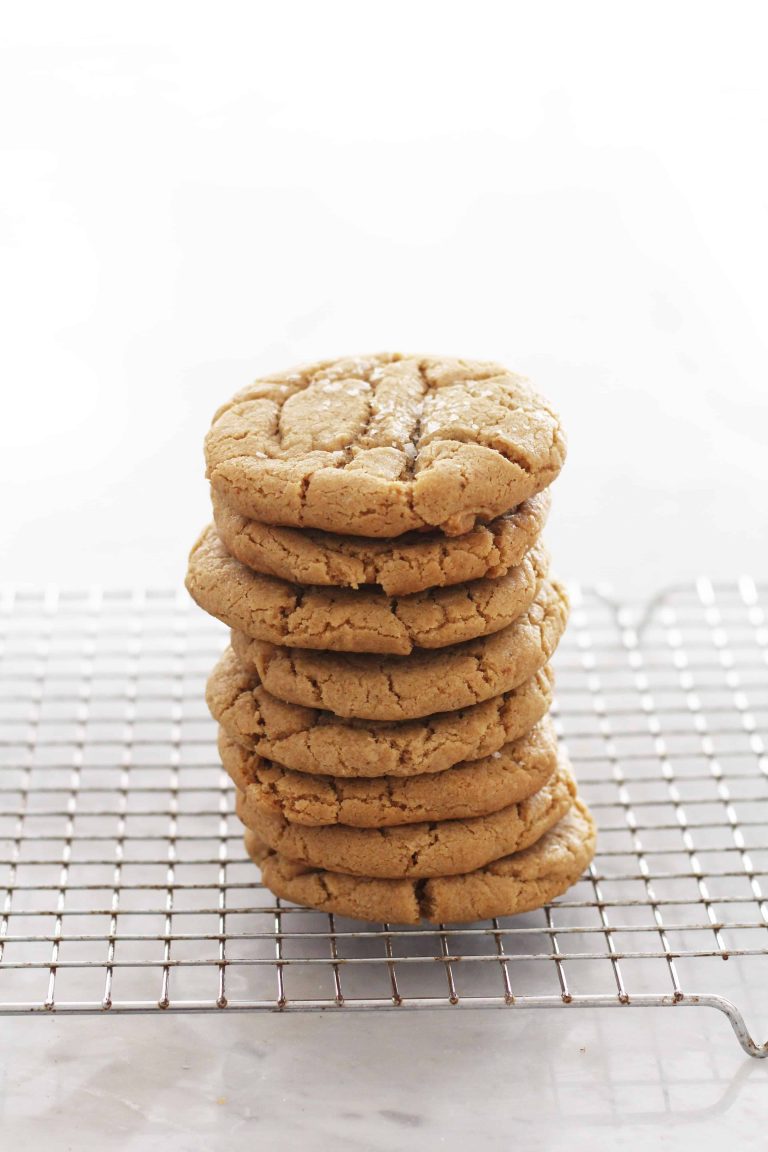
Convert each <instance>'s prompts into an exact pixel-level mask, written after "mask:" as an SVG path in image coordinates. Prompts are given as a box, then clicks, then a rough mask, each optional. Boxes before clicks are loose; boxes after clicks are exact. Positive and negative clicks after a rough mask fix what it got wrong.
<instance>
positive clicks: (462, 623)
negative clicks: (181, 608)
mask: <svg viewBox="0 0 768 1152" xmlns="http://www.w3.org/2000/svg"><path fill="white" fill-rule="evenodd" d="M548 567H549V557H548V555H547V552H546V549H545V548H544V546H543V545H541V544H538V545H536V546H535V547H534V548H533V549H531V551H530V552H528V553H526V555H525V556H524V557H523V559H522V561H521V563H520V564H518V565H517V567H515V568H511V569H510V570H509V572H507V573H505V575H504V576H500V577H499V579H498V580H475V581H473V582H472V583H471V584H461V585H456V586H452V587H450V588H434V589H429V590H428V591H426V592H416V593H414V594H413V595H411V596H402V597H392V596H387V594H386V593H385V592H381V591H379V590H377V589H375V588H361V589H358V590H355V589H352V588H328V587H307V588H305V587H300V586H299V585H297V584H289V583H288V582H287V581H285V580H280V579H278V578H277V577H276V576H265V575H263V574H262V573H260V572H254V571H252V570H251V569H250V568H247V567H246V566H245V565H244V564H241V563H240V561H239V560H236V559H235V558H234V557H233V556H230V554H229V553H228V552H227V550H226V548H225V547H224V544H223V543H222V541H221V540H220V538H219V536H218V534H217V533H216V530H215V529H214V528H213V527H210V528H206V530H205V531H204V532H203V533H202V535H201V536H200V538H199V539H198V540H197V542H196V544H195V545H194V547H193V548H192V551H191V553H190V556H189V567H188V569H187V579H186V585H187V590H188V592H189V593H190V595H191V596H192V598H193V599H194V600H195V601H196V602H197V603H198V604H199V605H200V607H201V608H203V609H204V610H205V611H206V612H208V613H210V615H211V616H216V617H218V619H219V620H223V621H224V623H225V624H228V625H229V627H230V628H235V629H239V630H240V631H242V632H244V633H245V634H246V635H247V636H250V637H251V638H253V639H256V640H266V641H268V642H270V643H272V644H282V645H285V646H286V647H289V648H314V649H326V650H331V651H335V652H377V653H382V654H385V655H386V654H392V655H398V656H407V655H408V653H409V652H411V651H412V650H413V649H414V647H419V648H444V647H446V646H447V645H449V644H458V643H461V642H462V641H464V640H471V639H474V638H475V637H476V636H487V635H490V634H491V633H492V632H498V631H500V630H501V629H502V628H505V627H506V626H507V625H508V624H511V623H512V621H513V620H516V619H517V617H518V616H520V614H521V613H522V612H524V611H525V610H526V608H528V607H529V605H530V604H531V602H532V600H533V598H534V596H535V595H536V589H537V588H538V586H539V584H540V583H541V581H542V579H543V578H544V577H545V576H546V574H547V569H548Z"/></svg>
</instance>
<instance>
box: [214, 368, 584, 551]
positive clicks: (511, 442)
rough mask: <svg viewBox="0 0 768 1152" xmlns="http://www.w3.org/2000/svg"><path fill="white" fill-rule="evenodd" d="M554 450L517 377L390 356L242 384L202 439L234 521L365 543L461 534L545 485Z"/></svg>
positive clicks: (552, 470)
mask: <svg viewBox="0 0 768 1152" xmlns="http://www.w3.org/2000/svg"><path fill="white" fill-rule="evenodd" d="M417 393H418V395H419V396H420V397H421V400H420V401H418V400H417V399H416V394H417ZM341 401H343V403H342V402H341ZM564 457H565V439H564V437H563V434H562V431H561V429H560V426H559V421H558V419H557V417H556V416H555V414H554V413H553V412H552V410H551V409H550V408H549V407H548V406H547V405H546V403H545V402H544V401H543V400H542V399H541V398H540V397H539V396H538V395H537V394H536V393H535V392H534V390H533V389H532V388H531V386H530V384H529V383H528V382H527V381H526V380H524V379H523V378H522V377H519V376H515V375H514V374H513V373H510V372H508V371H507V370H506V369H504V368H503V367H501V366H500V365H496V364H490V363H481V362H472V361H464V360H445V359H444V360H440V359H436V358H429V357H406V356H402V355H400V354H383V355H380V356H374V357H368V358H359V359H357V360H346V361H343V360H342V361H338V362H335V363H331V364H328V363H327V362H325V363H323V364H321V365H315V366H310V367H309V368H308V369H303V370H299V371H297V372H295V373H287V374H283V375H282V376H277V377H269V378H265V379H263V380H260V381H256V382H255V384H253V385H251V386H250V387H249V388H246V389H243V390H242V392H240V393H238V394H237V395H236V396H235V397H234V399H233V401H231V402H230V403H229V404H226V405H224V406H223V407H222V408H221V409H220V410H219V412H218V413H217V414H216V416H215V417H214V421H213V424H212V427H211V429H210V431H209V433H208V435H207V437H206V460H207V471H208V476H209V479H210V480H211V483H212V485H213V486H214V488H215V489H216V490H217V491H218V492H220V493H221V495H222V496H223V497H224V498H225V499H227V500H228V502H229V503H231V504H232V505H233V506H234V507H235V508H236V509H237V510H238V511H239V512H241V513H242V514H243V515H245V516H246V517H250V518H253V519H256V520H262V521H264V522H267V523H274V524H284V525H293V526H296V527H304V528H313V527H314V528H320V529H327V530H330V531H338V532H342V533H344V534H346V535H352V536H369V537H374V538H375V537H392V536H400V535H402V534H404V533H406V532H409V531H411V530H414V529H418V530H421V529H425V528H439V529H441V530H442V531H443V532H445V533H446V534H447V535H449V536H456V535H461V534H463V533H465V532H467V531H469V530H470V529H471V528H472V527H473V526H474V525H475V524H476V523H482V522H487V521H489V520H492V519H494V518H495V517H496V516H499V515H502V514H504V513H506V512H508V511H509V510H510V509H511V508H513V507H515V506H516V505H518V504H519V503H521V502H522V501H523V500H525V499H528V498H530V497H531V496H533V495H535V494H536V493H537V492H540V491H542V490H543V489H545V488H546V487H547V486H548V485H549V484H550V483H551V482H552V480H554V479H555V477H556V476H557V474H558V472H559V471H560V468H561V467H562V464H563V460H564Z"/></svg>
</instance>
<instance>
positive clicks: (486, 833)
mask: <svg viewBox="0 0 768 1152" xmlns="http://www.w3.org/2000/svg"><path fill="white" fill-rule="evenodd" d="M575 795H576V785H575V784H574V781H573V777H572V776H571V775H570V772H569V771H568V768H567V767H566V761H565V758H564V755H563V754H561V756H560V759H559V761H558V765H557V768H556V771H555V773H554V774H553V775H552V776H551V777H550V779H549V780H548V781H547V783H546V784H545V785H544V787H543V788H540V789H539V791H538V792H536V793H534V795H533V796H529V797H527V799H525V800H521V801H520V802H519V803H518V804H510V805H508V806H507V807H506V808H502V809H500V811H498V812H493V813H491V815H489V816H476V817H472V818H470V819H466V820H440V821H431V822H429V823H427V822H420V823H418V824H401V825H398V826H396V827H387V828H351V827H348V826H347V825H344V824H329V825H325V826H324V827H319V828H308V827H305V826H303V825H301V824H290V823H288V821H287V820H284V819H283V818H282V816H280V815H277V814H272V813H267V812H264V811H263V810H262V809H259V808H256V807H254V806H253V805H251V804H249V802H248V799H247V797H246V796H244V794H243V793H242V792H239V793H238V795H237V806H236V811H237V815H238V816H239V818H240V819H241V820H242V821H243V823H244V824H245V825H246V827H248V828H250V829H251V831H252V832H255V833H256V835H257V836H258V838H259V839H260V840H261V841H262V842H263V843H264V844H267V845H268V846H269V847H270V848H272V849H273V850H274V851H275V852H279V853H280V854H281V856H287V857H288V858H289V859H290V860H301V861H302V862H303V863H305V864H312V865H313V866H314V867H315V868H325V869H328V870H330V871H331V872H347V873H349V874H350V875H352V876H381V877H387V878H396V879H401V878H406V877H413V878H414V879H419V878H422V877H425V876H452V875H455V874H456V873H459V872H472V871H474V870H475V869H476V868H482V867H484V866H485V865H486V864H488V863H489V862H490V861H491V860H498V858H499V857H500V856H506V855H508V854H509V853H510V852H519V851H521V850H522V849H523V848H527V847H528V845H529V844H533V843H535V841H536V840H538V839H539V838H540V837H541V836H543V835H544V833H545V832H546V831H547V830H548V829H549V828H551V827H552V825H553V824H556V823H557V821H558V820H560V819H561V818H562V817H563V816H564V815H565V813H566V812H567V811H568V809H569V808H570V806H571V804H572V803H573V798H574V796H575Z"/></svg>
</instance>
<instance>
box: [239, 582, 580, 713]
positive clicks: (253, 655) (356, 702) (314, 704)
mask: <svg viewBox="0 0 768 1152" xmlns="http://www.w3.org/2000/svg"><path fill="white" fill-rule="evenodd" d="M567 620H568V597H567V594H566V591H565V588H564V587H563V586H562V585H561V584H560V583H558V581H556V580H548V579H547V580H543V581H542V582H541V584H540V585H539V589H538V591H537V593H536V597H535V599H534V601H533V603H532V604H531V606H530V607H529V608H528V609H527V611H526V612H524V613H523V614H522V615H521V616H519V617H518V618H517V619H516V620H514V621H513V623H512V624H508V625H507V627H506V628H502V630H501V631H500V632H494V633H493V635H491V636H481V637H479V638H478V639H476V640H468V641H465V642H464V643H462V644H454V645H452V646H451V647H449V648H438V649H434V650H433V651H427V650H420V651H417V652H413V653H411V655H410V656H376V655H373V654H370V653H357V652H355V653H353V652H343V653H342V652H313V651H311V650H310V649H308V648H286V647H283V646H282V645H275V644H268V643H267V642H266V641H263V640H251V639H250V638H249V637H248V636H246V635H245V633H243V632H239V631H233V632H232V648H233V650H234V653H235V656H236V657H237V659H238V660H239V661H240V663H241V664H242V665H243V667H244V668H245V669H249V668H255V670H256V671H257V672H258V674H259V677H260V679H261V682H262V684H263V685H264V686H265V688H266V689H267V691H268V692H271V693H272V695H273V696H277V698H278V699H279V700H286V701H289V702H290V703H292V704H302V705H304V706H305V707H307V708H323V709H327V710H328V711H329V712H334V713H335V714H336V715H337V716H349V717H358V718H360V719H364V720H413V719H416V718H417V717H419V716H429V715H430V714H432V713H435V712H450V711H454V710H455V709H458V708H466V707H468V706H469V705H471V704H477V703H479V702H480V701H481V700H489V699H490V698H491V697H492V696H498V695H499V694H500V693H502V692H509V691H510V689H512V688H517V687H518V686H519V685H520V684H522V683H523V682H524V681H525V680H528V679H530V677H531V676H533V675H534V674H535V673H536V672H537V671H538V670H539V668H542V667H543V666H544V665H545V664H546V663H547V661H548V660H549V658H550V657H551V655H552V653H553V652H554V651H555V648H556V647H557V645H558V643H559V641H560V637H561V636H562V634H563V632H564V631H565V625H566V623H567Z"/></svg>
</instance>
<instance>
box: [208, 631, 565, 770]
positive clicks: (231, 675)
mask: <svg viewBox="0 0 768 1152" xmlns="http://www.w3.org/2000/svg"><path fill="white" fill-rule="evenodd" d="M552 683H553V677H552V671H551V669H550V668H549V667H548V666H546V665H545V666H544V667H543V668H541V669H539V671H538V672H536V673H535V674H534V675H533V676H532V677H531V678H530V679H529V680H526V681H525V683H523V684H521V685H520V687H519V688H515V689H512V690H511V691H510V692H506V693H504V694H502V695H500V696H496V697H493V698H492V699H490V700H484V701H483V702H482V703H481V704H474V705H473V706H472V707H469V708H463V709H460V710H459V711H457V712H441V713H440V714H439V715H436V716H426V717H424V718H422V719H420V720H410V721H407V720H406V721H397V720H396V721H393V722H390V721H386V720H385V721H377V720H349V719H347V720H344V719H340V718H339V717H338V716H334V715H333V713H332V712H324V711H322V710H319V709H317V708H304V707H302V706H301V705H298V704H286V703H284V702H283V701H282V700H278V699H277V697H275V696H272V695H271V694H270V693H269V692H268V691H267V690H266V688H265V687H264V685H263V684H262V683H261V681H260V679H259V676H258V673H257V672H256V671H255V670H254V669H251V670H247V669H245V668H243V667H241V665H240V663H239V662H238V660H237V659H236V657H235V654H234V652H233V651H232V649H231V648H228V649H227V651H226V652H224V654H223V655H222V657H221V659H220V660H219V662H218V664H217V665H216V667H215V668H214V669H213V671H212V672H211V675H210V677H209V680H208V685H207V687H206V700H207V701H208V707H209V708H210V710H211V713H212V715H213V718H214V719H215V720H217V721H218V722H219V724H221V726H222V728H223V729H224V731H225V732H226V733H228V735H230V736H231V737H233V739H235V740H237V741H238V742H239V743H241V744H242V745H244V747H245V748H246V749H251V750H252V751H254V752H257V753H258V754H259V755H260V756H263V757H265V758H267V759H269V760H272V761H275V762H276V763H278V764H282V765H284V766H285V767H287V768H293V769H296V771H299V772H309V773H319V774H321V775H326V774H327V775H332V776H339V777H345V778H348V777H372V776H373V777H375V776H417V775H420V774H422V773H425V772H426V773H431V772H443V771H445V770H446V769H447V768H451V767H452V766H453V765H454V764H458V763H460V762H461V761H462V760H479V759H480V758H481V757H483V756H490V755H492V754H493V753H494V752H497V751H498V750H499V749H500V748H502V747H503V745H504V744H507V743H509V741H511V740H517V739H519V738H520V737H521V736H523V735H525V733H526V732H528V731H530V729H531V728H532V727H533V726H534V724H536V723H537V722H538V721H539V720H541V718H542V717H543V716H544V715H545V714H546V713H547V711H548V710H549V707H550V705H551V703H552Z"/></svg>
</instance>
